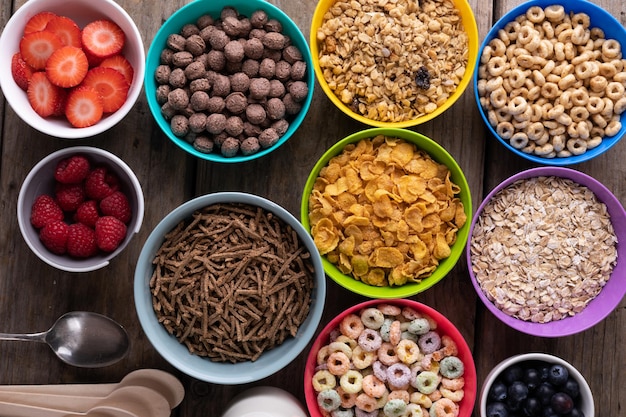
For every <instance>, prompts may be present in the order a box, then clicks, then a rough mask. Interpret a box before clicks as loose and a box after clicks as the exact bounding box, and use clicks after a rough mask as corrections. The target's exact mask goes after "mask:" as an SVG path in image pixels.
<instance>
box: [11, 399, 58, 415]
mask: <svg viewBox="0 0 626 417" xmlns="http://www.w3.org/2000/svg"><path fill="white" fill-rule="evenodd" d="M67 414H70V413H68V412H67V411H66V410H55V409H53V408H45V407H37V406H30V405H23V404H15V403H7V402H0V415H2V416H11V417H63V416H66V415H67Z"/></svg>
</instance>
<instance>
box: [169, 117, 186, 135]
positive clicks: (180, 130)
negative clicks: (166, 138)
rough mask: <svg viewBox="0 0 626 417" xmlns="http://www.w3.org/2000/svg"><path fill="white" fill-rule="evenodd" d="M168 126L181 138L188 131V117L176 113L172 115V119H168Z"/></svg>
mask: <svg viewBox="0 0 626 417" xmlns="http://www.w3.org/2000/svg"><path fill="white" fill-rule="evenodd" d="M170 127H171V128H172V133H173V134H174V135H176V136H178V137H179V138H182V137H183V136H185V135H186V134H187V133H189V119H187V118H186V117H185V116H183V115H182V114H176V115H174V117H172V120H170Z"/></svg>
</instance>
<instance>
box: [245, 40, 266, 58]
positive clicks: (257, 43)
mask: <svg viewBox="0 0 626 417" xmlns="http://www.w3.org/2000/svg"><path fill="white" fill-rule="evenodd" d="M243 49H244V52H245V54H246V56H247V57H248V58H251V59H260V58H261V57H262V56H263V50H264V47H263V42H261V40H260V39H258V38H251V39H247V40H246V43H245V45H244V46H243Z"/></svg>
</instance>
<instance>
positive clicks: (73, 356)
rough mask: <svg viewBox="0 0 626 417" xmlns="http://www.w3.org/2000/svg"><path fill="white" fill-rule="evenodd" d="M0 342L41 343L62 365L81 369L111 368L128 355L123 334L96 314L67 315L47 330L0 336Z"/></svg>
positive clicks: (126, 338) (116, 324) (123, 332)
mask: <svg viewBox="0 0 626 417" xmlns="http://www.w3.org/2000/svg"><path fill="white" fill-rule="evenodd" d="M0 340H25V341H35V342H44V343H47V344H48V346H50V348H51V349H52V350H53V351H54V353H56V355H57V356H58V357H59V358H60V359H61V360H62V361H64V362H65V363H68V364H70V365H73V366H77V367H81V368H100V367H103V366H108V365H112V364H114V363H116V362H118V361H119V360H120V359H122V358H123V357H124V356H126V354H127V353H128V350H129V348H130V342H129V338H128V334H127V333H126V330H124V328H123V327H122V326H120V325H119V324H118V323H116V322H115V321H113V320H111V319H110V318H108V317H106V316H103V315H101V314H97V313H91V312H84V311H75V312H70V313H66V314H64V315H63V316H61V317H59V319H58V320H57V321H56V323H54V325H53V326H52V327H51V328H50V330H48V331H46V332H41V333H30V334H10V333H0Z"/></svg>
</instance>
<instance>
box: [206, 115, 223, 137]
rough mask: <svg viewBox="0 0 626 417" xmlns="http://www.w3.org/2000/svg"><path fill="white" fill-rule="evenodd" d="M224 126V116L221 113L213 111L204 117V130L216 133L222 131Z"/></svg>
mask: <svg viewBox="0 0 626 417" xmlns="http://www.w3.org/2000/svg"><path fill="white" fill-rule="evenodd" d="M225 127H226V116H224V115H223V114H222V113H213V114H210V115H209V116H208V117H207V118H206V131H207V132H209V133H211V134H213V135H217V134H219V133H222V132H223V131H224V128H225Z"/></svg>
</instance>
